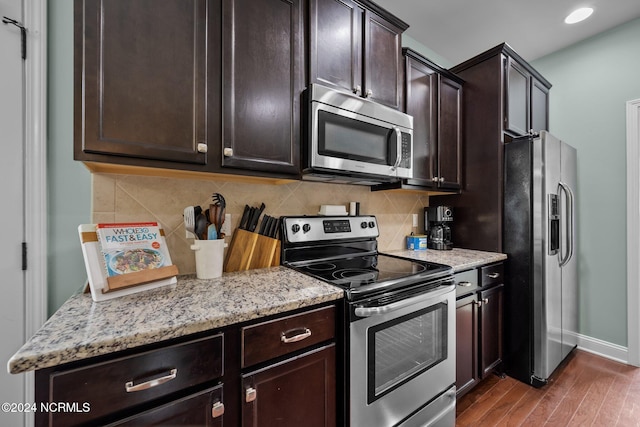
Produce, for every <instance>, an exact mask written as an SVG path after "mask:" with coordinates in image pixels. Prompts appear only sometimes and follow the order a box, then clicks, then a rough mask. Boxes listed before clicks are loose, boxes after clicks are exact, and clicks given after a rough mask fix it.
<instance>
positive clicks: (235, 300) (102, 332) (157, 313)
mask: <svg viewBox="0 0 640 427" xmlns="http://www.w3.org/2000/svg"><path fill="white" fill-rule="evenodd" d="M389 253H390V254H393V255H398V256H403V257H406V258H412V259H417V260H425V261H432V262H438V263H441V264H446V265H450V266H452V267H453V269H454V272H458V271H464V270H468V269H471V268H474V267H477V266H480V265H484V264H490V263H493V262H498V261H502V260H505V259H506V258H507V256H506V255H505V254H501V253H495V252H483V251H475V250H469V249H458V248H455V249H453V250H451V251H436V250H431V249H428V250H426V251H407V250H405V251H393V252H389ZM342 297H343V291H342V290H341V289H339V288H337V287H335V286H332V285H329V284H327V283H325V282H322V281H320V280H317V279H314V278H311V277H308V276H305V275H304V274H301V273H298V272H296V271H294V270H291V269H289V268H286V267H273V268H268V269H260V270H249V271H245V272H239V273H229V274H224V275H223V276H222V277H221V278H219V279H214V280H198V279H196V278H195V276H193V275H192V276H180V277H179V278H178V283H177V284H176V285H170V286H164V287H161V288H157V289H153V290H149V291H144V292H139V293H136V294H132V295H126V296H122V297H119V298H115V299H111V300H107V301H101V302H94V301H93V300H92V299H91V296H90V295H89V294H76V295H73V296H72V297H71V298H69V299H68V300H67V301H66V302H65V303H64V304H63V305H62V307H60V309H59V310H58V311H56V312H55V313H54V314H53V316H51V318H50V319H49V320H47V322H46V323H45V324H44V325H43V326H42V328H40V329H39V330H38V331H37V332H36V334H35V335H34V336H33V337H32V338H31V339H30V340H29V341H27V343H26V344H25V345H24V346H22V348H20V350H18V352H17V353H16V354H15V355H14V356H13V357H12V358H11V359H10V360H9V362H8V370H9V372H10V373H12V374H17V373H21V372H27V371H32V370H38V369H43V368H47V367H51V366H57V365H61V364H64V363H69V362H74V361H78V360H82V359H87V358H90V357H94V356H100V355H104V354H109V353H113V352H116V351H120V350H125V349H130V348H135V347H139V346H142V345H145V344H151V343H155V342H159V341H164V340H169V339H172V338H178V337H182V336H185V335H189V334H193V333H196V332H202V331H208V330H213V329H216V328H220V327H223V326H228V325H232V324H235V323H240V322H244V321H248V320H253V319H257V318H260V317H264V316H268V315H272V314H278V313H283V312H286V311H290V310H294V309H297V308H302V307H308V306H312V305H315V304H319V303H323V302H327V301H333V300H338V299H340V298H342Z"/></svg>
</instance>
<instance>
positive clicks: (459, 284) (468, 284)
mask: <svg viewBox="0 0 640 427" xmlns="http://www.w3.org/2000/svg"><path fill="white" fill-rule="evenodd" d="M471 285H472V283H471V282H459V283H458V286H464V287H465V288H468V287H469V286H471Z"/></svg>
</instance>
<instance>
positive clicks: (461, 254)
mask: <svg viewBox="0 0 640 427" xmlns="http://www.w3.org/2000/svg"><path fill="white" fill-rule="evenodd" d="M388 253H389V254H392V255H398V256H402V257H406V258H411V259H417V260H422V261H431V262H437V263H440V264H445V265H450V266H451V267H453V271H454V272H456V273H457V272H459V271H464V270H470V269H472V268H474V267H478V266H480V265H485V264H491V263H494V262H499V261H504V260H505V259H507V255H505V254H502V253H499V252H485V251H476V250H472V249H460V248H453V249H452V250H450V251H437V250H434V249H427V250H426V251H409V250H404V251H392V252H388Z"/></svg>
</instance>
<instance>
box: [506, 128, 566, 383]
mask: <svg viewBox="0 0 640 427" xmlns="http://www.w3.org/2000/svg"><path fill="white" fill-rule="evenodd" d="M576 166H577V160H576V150H575V148H573V147H571V146H570V145H568V144H566V143H564V142H562V141H561V140H559V139H558V138H556V137H554V136H553V135H551V134H549V133H548V132H545V131H542V132H540V134H534V135H531V136H525V137H521V138H517V139H514V140H513V141H512V142H510V143H507V144H505V176H504V222H503V227H504V228H503V250H504V252H505V253H506V254H507V255H508V260H507V262H506V276H507V277H506V279H507V282H506V283H505V295H504V297H505V300H504V302H505V304H504V315H505V318H504V326H505V327H504V351H503V356H504V357H503V360H504V368H505V373H506V374H507V375H509V376H511V377H514V378H516V379H518V380H520V381H523V382H526V383H527V384H532V385H534V386H537V387H539V386H542V385H544V384H546V383H547V381H548V379H549V377H550V376H551V374H552V373H553V371H554V370H555V369H556V368H557V367H558V365H559V364H560V363H561V362H562V361H563V360H564V359H565V358H566V357H567V355H568V354H569V353H570V352H571V350H573V349H574V348H575V347H576V345H577V329H578V271H577V259H576V258H577V257H576V254H575V248H576V233H575V230H576V215H577V214H578V213H577V212H576V200H575V198H576V181H577V178H576Z"/></svg>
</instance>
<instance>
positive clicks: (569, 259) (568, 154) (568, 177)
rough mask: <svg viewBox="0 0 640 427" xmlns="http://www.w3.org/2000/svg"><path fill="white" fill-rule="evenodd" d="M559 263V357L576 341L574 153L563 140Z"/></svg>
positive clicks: (570, 348)
mask: <svg viewBox="0 0 640 427" xmlns="http://www.w3.org/2000/svg"><path fill="white" fill-rule="evenodd" d="M560 159H561V171H560V173H561V176H560V189H559V198H560V209H561V212H562V221H561V226H560V236H561V245H560V264H561V266H562V269H561V276H562V359H564V358H565V357H566V356H567V355H568V354H569V352H571V350H573V349H574V348H575V347H576V346H577V345H578V262H577V256H576V253H575V248H576V197H575V196H576V188H577V180H578V178H577V153H576V149H575V148H573V147H571V146H570V145H568V144H566V143H564V142H563V143H562V145H561V147H560Z"/></svg>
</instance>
